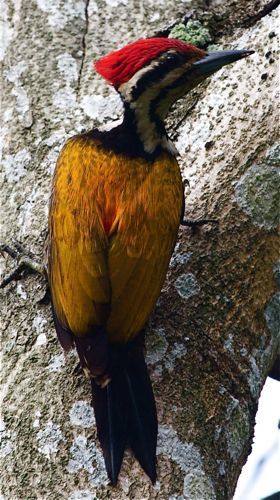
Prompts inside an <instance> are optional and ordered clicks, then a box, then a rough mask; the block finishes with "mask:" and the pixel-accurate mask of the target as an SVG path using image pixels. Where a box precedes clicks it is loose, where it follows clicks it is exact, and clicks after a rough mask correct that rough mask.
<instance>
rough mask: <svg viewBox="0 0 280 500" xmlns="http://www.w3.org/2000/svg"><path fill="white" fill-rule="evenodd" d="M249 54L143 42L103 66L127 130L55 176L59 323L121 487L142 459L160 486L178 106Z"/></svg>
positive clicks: (178, 188)
mask: <svg viewBox="0 0 280 500" xmlns="http://www.w3.org/2000/svg"><path fill="white" fill-rule="evenodd" d="M251 53H252V51H248V50H233V51H222V52H213V53H207V52H205V51H204V50H201V49H198V48H197V47H194V46H192V45H188V44H186V43H184V42H182V41H180V40H177V39H166V38H150V39H142V40H138V41H136V42H134V43H131V44H129V45H127V46H125V47H123V48H121V49H120V50H117V51H115V52H113V53H111V54H109V55H107V56H105V57H103V58H102V59H100V60H98V61H97V62H96V63H95V69H96V71H97V72H98V73H99V74H100V75H101V76H102V77H103V78H105V80H107V82H108V83H109V84H110V85H112V86H113V87H114V88H115V89H116V90H117V92H118V93H119V95H120V97H121V99H122V101H123V107H124V117H123V120H122V123H121V124H118V125H117V126H115V127H114V128H111V129H110V130H107V131H105V130H103V131H102V130H99V129H93V130H90V131H89V132H86V133H83V134H79V135H76V136H74V137H72V138H70V139H69V140H68V141H67V142H66V143H65V145H64V147H63V149H62V151H61V153H60V155H59V158H58V161H57V165H56V169H55V173H54V178H53V187H52V194H51V203H50V212H49V243H48V276H49V284H50V290H51V298H52V308H53V317H54V324H55V328H56V331H57V335H58V339H59V341H60V343H61V345H62V347H63V348H64V349H66V350H68V349H70V348H72V347H73V346H74V347H76V349H77V352H78V356H79V359H80V363H81V366H82V368H83V370H84V372H85V374H86V375H87V376H88V377H89V378H90V380H91V387H92V404H93V407H94V412H95V417H96V425H97V434H98V438H99V441H100V444H101V448H102V451H103V455H104V460H105V466H106V470H107V473H108V477H109V479H110V481H111V483H112V484H113V485H115V484H116V483H117V480H118V475H119V471H120V468H121V464H122V460H123V455H124V451H125V449H126V448H130V449H131V450H132V452H133V454H134V456H135V458H136V459H137V460H138V461H139V463H140V465H141V466H142V468H143V469H144V471H145V472H146V473H147V475H148V476H149V477H150V479H151V481H152V482H153V483H154V482H155V481H156V444H157V414H156V405H155V400H154V396H153V390H152V386H151V382H150V379H149V375H148V371H147V367H146V363H145V359H144V327H145V323H146V322H147V319H148V318H149V316H150V314H151V312H152V310H153V308H154V306H155V303H156V300H157V298H158V296H159V294H160V291H161V287H162V285H163V282H164V279H165V276H166V272H167V269H168V265H169V261H170V258H171V254H172V251H173V249H174V245H175V242H176V238H177V233H178V228H179V225H180V223H182V222H183V219H182V217H183V215H184V194H183V184H182V179H181V174H180V169H179V166H178V162H177V159H176V149H175V147H174V146H173V145H172V143H171V141H170V139H169V138H168V135H167V133H166V130H165V126H164V119H165V117H166V115H167V113H168V111H169V109H170V107H171V106H172V104H173V103H174V102H175V101H176V100H177V99H179V98H180V97H182V96H183V95H184V94H186V93H187V92H188V91H189V90H190V89H192V88H193V87H195V86H196V85H198V84H199V83H200V82H201V81H202V80H204V79H205V78H206V77H208V76H209V75H211V74H213V73H214V72H215V71H217V70H218V69H219V68H221V67H222V66H224V65H226V64H229V63H232V62H234V61H237V60H239V59H241V58H244V57H246V56H248V55H249V54H251Z"/></svg>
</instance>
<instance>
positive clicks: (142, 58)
mask: <svg viewBox="0 0 280 500" xmlns="http://www.w3.org/2000/svg"><path fill="white" fill-rule="evenodd" d="M168 50H176V51H177V52H180V53H182V54H186V55H189V56H190V57H191V56H194V55H196V56H201V57H203V56H204V54H205V52H204V51H203V50H201V49H198V48H197V47H194V46H193V45H189V44H187V43H185V42H183V41H182V40H177V39H175V38H147V39H143V40H138V41H137V42H133V43H130V44H129V45H126V46H125V47H123V48H122V49H119V50H116V51H115V52H112V53H111V54H108V55H107V56H105V57H103V58H102V59H99V61H97V62H96V63H95V65H94V66H95V69H96V71H97V72H98V73H99V74H100V75H101V76H103V78H105V80H107V81H108V82H109V83H110V84H111V85H113V86H114V87H116V88H118V87H119V86H120V85H121V84H122V83H125V82H127V81H128V80H130V78H131V77H132V76H133V75H134V74H135V73H136V72H137V71H138V70H140V69H141V68H143V67H144V66H145V65H146V64H148V63H149V62H150V61H152V60H153V59H155V58H156V57H158V56H159V55H160V54H162V53H163V52H166V51H168Z"/></svg>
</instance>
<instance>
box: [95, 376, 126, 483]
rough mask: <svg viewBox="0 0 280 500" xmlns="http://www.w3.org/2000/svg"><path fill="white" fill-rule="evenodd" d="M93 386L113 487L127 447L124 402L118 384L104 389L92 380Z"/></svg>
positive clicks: (99, 434)
mask: <svg viewBox="0 0 280 500" xmlns="http://www.w3.org/2000/svg"><path fill="white" fill-rule="evenodd" d="M91 386H92V395H93V407H94V413H95V419H96V426H97V435H98V439H99V441H100V444H101V448H102V452H103V456H104V461H105V466H106V470H107V474H108V477H109V479H110V481H111V483H112V485H116V484H117V481H118V475H119V472H120V468H121V464H122V460H123V455H124V450H125V445H126V426H127V424H126V422H125V419H124V412H123V409H122V401H121V399H120V398H119V395H118V391H117V390H116V389H117V387H118V384H115V383H112V382H110V383H109V384H108V385H107V386H106V387H104V388H102V387H100V386H99V385H97V384H96V382H95V381H94V380H93V379H92V382H91Z"/></svg>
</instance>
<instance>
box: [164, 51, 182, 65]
mask: <svg viewBox="0 0 280 500" xmlns="http://www.w3.org/2000/svg"><path fill="white" fill-rule="evenodd" d="M164 60H165V61H166V62H168V63H172V64H174V66H180V65H181V64H183V63H184V62H185V59H184V57H183V55H182V54H180V53H179V52H175V51H174V52H173V51H170V52H166V53H165V57H164Z"/></svg>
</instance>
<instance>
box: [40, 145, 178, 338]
mask: <svg viewBox="0 0 280 500" xmlns="http://www.w3.org/2000/svg"><path fill="white" fill-rule="evenodd" d="M181 206H182V183H181V176H180V171H179V167H178V164H177V162H176V160H175V159H174V158H173V157H171V156H170V155H169V154H167V153H165V154H162V155H161V156H160V157H159V158H158V159H156V160H155V161H153V162H152V161H151V162H149V161H147V160H145V159H143V158H136V159H129V158H127V157H126V156H124V155H121V154H115V153H113V152H109V151H108V150H106V149H105V148H104V147H102V145H101V144H100V143H98V142H97V141H94V140H93V139H90V138H89V137H87V136H78V137H76V138H73V139H71V140H70V141H68V142H67V143H66V145H65V147H64V148H63V150H62V153H61V155H60V157H59V160H58V163H57V167H56V172H55V176H54V188H53V193H52V202H51V210H50V223H49V226H50V251H49V254H50V259H49V262H50V264H49V274H50V286H51V291H52V300H53V304H54V309H55V311H56V314H57V316H58V319H59V321H60V322H61V323H62V325H64V326H65V327H67V328H69V329H70V330H71V331H72V332H73V333H74V334H75V335H79V336H81V335H85V334H86V333H90V332H91V331H93V327H94V326H95V325H103V326H105V327H106V329H107V332H108V334H109V338H110V340H111V341H113V342H114V341H116V342H126V341H128V340H129V339H132V338H133V337H134V336H135V335H136V334H137V333H138V332H139V331H140V330H141V328H142V327H143V326H144V324H145V322H146V321H147V319H148V317H149V315H150V313H151V311H152V309H153V307H154V305H155V302H156V300H157V298H158V296H159V293H160V290H161V287H162V284H163V281H164V279H165V275H166V272H167V268H168V263H169V260H170V257H171V253H172V250H173V247H174V244H175V241H176V237H177V231H178V226H179V222H180V213H181Z"/></svg>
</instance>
